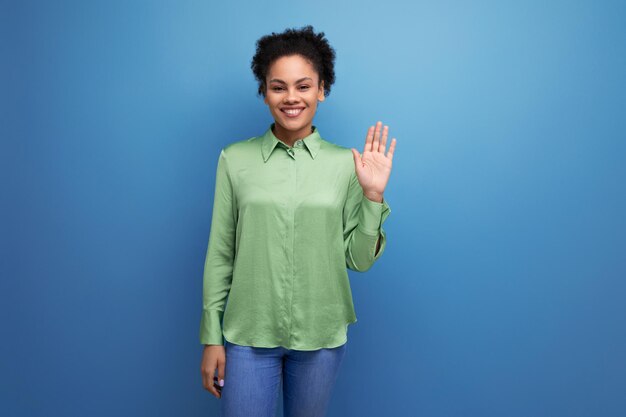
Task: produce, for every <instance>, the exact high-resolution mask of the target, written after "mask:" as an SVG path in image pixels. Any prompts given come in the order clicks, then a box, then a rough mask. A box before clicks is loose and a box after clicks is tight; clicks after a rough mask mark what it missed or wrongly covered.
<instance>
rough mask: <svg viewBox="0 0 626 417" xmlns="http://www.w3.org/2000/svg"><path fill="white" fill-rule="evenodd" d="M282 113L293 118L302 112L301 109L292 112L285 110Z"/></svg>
mask: <svg viewBox="0 0 626 417" xmlns="http://www.w3.org/2000/svg"><path fill="white" fill-rule="evenodd" d="M283 111H284V112H285V113H287V114H289V115H292V116H295V115H297V114H300V112H301V111H302V109H293V110H291V109H285V110H283Z"/></svg>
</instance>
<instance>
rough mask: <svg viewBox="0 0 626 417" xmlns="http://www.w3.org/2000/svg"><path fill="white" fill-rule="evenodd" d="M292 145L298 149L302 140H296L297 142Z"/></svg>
mask: <svg viewBox="0 0 626 417" xmlns="http://www.w3.org/2000/svg"><path fill="white" fill-rule="evenodd" d="M294 145H296V146H298V147H300V146H302V139H298V140H297V141H296V142H295V143H294Z"/></svg>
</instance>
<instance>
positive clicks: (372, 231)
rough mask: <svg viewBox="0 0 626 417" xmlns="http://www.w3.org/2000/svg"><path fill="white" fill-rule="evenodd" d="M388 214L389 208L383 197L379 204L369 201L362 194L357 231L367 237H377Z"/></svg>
mask: <svg viewBox="0 0 626 417" xmlns="http://www.w3.org/2000/svg"><path fill="white" fill-rule="evenodd" d="M389 213H391V208H390V207H389V204H388V203H387V200H386V199H385V198H384V197H383V201H382V202H381V203H379V202H377V201H372V200H370V199H369V198H367V197H366V196H365V194H363V199H362V200H361V210H360V212H359V229H360V230H361V231H362V232H363V233H365V234H368V235H372V236H376V235H378V234H379V233H380V229H381V228H382V225H383V223H384V222H385V219H386V218H387V216H389Z"/></svg>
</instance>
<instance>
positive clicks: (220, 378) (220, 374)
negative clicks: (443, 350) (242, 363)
mask: <svg viewBox="0 0 626 417" xmlns="http://www.w3.org/2000/svg"><path fill="white" fill-rule="evenodd" d="M225 364H226V363H225V362H224V361H218V362H217V384H218V385H219V386H220V387H223V386H224V384H225V382H224V379H225V378H224V377H225V376H226V375H224V368H225Z"/></svg>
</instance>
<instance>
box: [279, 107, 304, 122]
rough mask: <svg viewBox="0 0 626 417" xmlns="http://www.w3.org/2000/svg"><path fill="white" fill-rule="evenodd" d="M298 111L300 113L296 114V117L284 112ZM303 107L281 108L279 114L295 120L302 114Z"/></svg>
mask: <svg viewBox="0 0 626 417" xmlns="http://www.w3.org/2000/svg"><path fill="white" fill-rule="evenodd" d="M296 109H299V110H301V111H300V113H298V114H296V115H291V114H289V113H287V112H286V111H285V110H296ZM304 109H305V107H283V108H281V109H280V111H281V112H283V114H284V115H285V116H287V117H288V118H290V119H295V118H296V117H300V115H301V114H302V113H303V112H304Z"/></svg>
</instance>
